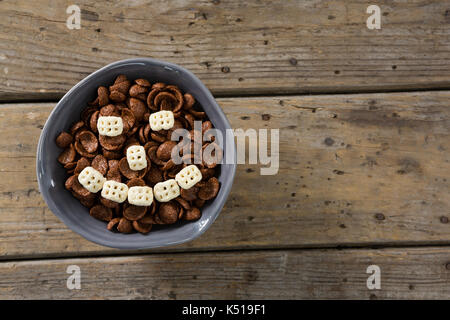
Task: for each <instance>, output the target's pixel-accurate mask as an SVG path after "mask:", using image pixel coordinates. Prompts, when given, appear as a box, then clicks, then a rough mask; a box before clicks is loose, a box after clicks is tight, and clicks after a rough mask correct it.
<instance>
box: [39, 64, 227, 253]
mask: <svg viewBox="0 0 450 320" xmlns="http://www.w3.org/2000/svg"><path fill="white" fill-rule="evenodd" d="M235 157H236V147H235V143H234V138H233V134H232V132H231V127H230V124H229V122H228V120H227V118H226V116H225V115H224V113H223V112H222V110H221V108H220V107H219V105H218V104H217V102H216V101H215V99H214V97H213V96H212V94H211V93H210V91H209V90H208V89H207V88H206V87H205V86H204V85H203V83H202V82H201V81H200V80H199V79H198V78H197V77H196V76H195V75H194V74H192V73H191V72H190V71H188V70H186V69H184V68H182V67H180V66H178V65H175V64H172V63H168V62H163V61H158V60H155V59H146V58H138V59H129V60H123V61H118V62H114V63H112V64H109V65H107V66H105V67H103V68H101V69H99V70H97V71H95V72H94V73H92V74H91V75H89V76H87V77H86V78H85V79H83V80H81V81H80V82H79V83H77V84H76V85H75V86H74V87H73V88H72V89H70V90H69V91H68V92H67V93H66V94H65V95H64V97H63V98H62V99H61V100H60V101H59V103H58V104H57V105H56V107H55V108H54V109H53V111H52V112H51V114H50V115H49V117H48V120H47V121H46V123H45V126H44V128H43V130H42V133H41V136H40V139H39V144H38V149H37V162H36V171H37V179H38V184H39V189H40V192H41V194H42V196H43V198H44V200H45V202H46V203H47V205H48V207H49V208H50V210H51V211H52V212H53V213H54V214H55V215H56V216H57V217H58V218H59V219H60V220H62V221H63V222H64V223H65V224H66V225H67V226H68V227H69V228H70V229H72V230H73V231H75V232H76V233H78V234H80V235H81V236H83V237H84V238H86V239H88V240H90V241H93V242H95V243H98V244H101V245H104V246H108V247H113V248H119V249H145V248H156V247H162V246H168V245H176V244H180V243H184V242H186V241H190V240H193V239H195V238H197V237H198V236H200V235H201V234H202V233H203V232H205V231H206V230H207V229H208V228H209V227H210V226H211V225H212V223H213V222H214V221H215V220H216V218H217V217H218V215H219V214H220V211H221V210H222V208H223V206H224V204H225V201H226V199H227V197H228V194H229V193H230V190H231V187H232V184H233V179H234V175H235V171H236V162H235Z"/></svg>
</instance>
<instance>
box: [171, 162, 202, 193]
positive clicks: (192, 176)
mask: <svg viewBox="0 0 450 320" xmlns="http://www.w3.org/2000/svg"><path fill="white" fill-rule="evenodd" d="M175 180H176V181H177V183H178V185H179V186H180V187H181V188H183V189H190V188H192V187H193V186H194V185H195V184H196V183H197V182H199V181H200V180H202V173H201V172H200V170H199V169H198V168H197V166H196V165H194V164H191V165H190V166H187V167H186V168H184V169H182V170H181V171H180V172H178V173H177V175H176V176H175Z"/></svg>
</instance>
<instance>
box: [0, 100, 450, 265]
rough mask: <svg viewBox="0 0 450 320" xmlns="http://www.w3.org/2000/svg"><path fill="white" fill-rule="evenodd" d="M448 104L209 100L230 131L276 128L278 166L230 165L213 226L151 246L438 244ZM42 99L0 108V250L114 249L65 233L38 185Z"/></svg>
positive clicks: (444, 221) (11, 253) (4, 253)
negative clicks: (233, 171)
mask: <svg viewBox="0 0 450 320" xmlns="http://www.w3.org/2000/svg"><path fill="white" fill-rule="evenodd" d="M449 101H450V92H449V91H434V92H427V93H390V94H356V95H321V96H289V97H280V98H272V97H261V98H223V99H218V102H219V104H220V105H221V106H222V108H223V109H224V111H225V113H226V115H227V117H228V118H229V120H230V122H231V125H232V127H233V128H235V129H236V128H243V129H248V128H254V129H259V128H268V129H276V128H278V129H280V168H279V172H278V174H277V175H274V176H261V175H260V171H259V169H260V166H259V165H239V166H238V170H237V175H236V180H235V183H234V186H233V189H232V192H231V195H230V197H229V199H228V201H227V203H226V206H225V208H224V210H223V211H222V213H221V215H220V216H219V218H218V220H217V221H216V222H215V223H214V225H213V226H212V227H211V228H210V229H209V230H208V231H207V232H206V233H205V234H203V235H202V236H201V237H200V238H198V239H197V240H195V241H192V242H189V243H187V244H184V245H180V246H177V247H171V248H164V249H162V250H171V251H180V250H196V251H197V250H216V249H219V250H222V249H242V248H271V247H275V248H287V247H323V246H326V247H335V246H353V245H357V246H361V245H399V244H402V245H405V244H450V232H449V231H450V224H449V223H448V219H449V217H450V212H449V208H450V196H449V186H450V154H449V150H450V139H449V137H450V108H449ZM52 107H53V104H47V103H41V104H5V105H0V136H1V137H2V139H0V256H1V257H2V258H3V259H12V258H16V257H31V256H35V257H39V256H59V255H70V256H72V255H85V254H106V253H109V254H111V253H112V252H114V253H115V254H117V253H119V251H116V250H112V249H107V248H103V247H100V246H97V245H94V244H92V243H90V242H88V241H86V240H83V239H82V238H81V237H79V236H78V235H76V234H75V233H73V232H71V231H70V230H69V229H67V228H66V227H65V226H64V225H63V224H62V223H61V222H60V221H59V220H58V219H57V218H56V217H55V216H54V215H53V214H52V213H51V212H50V211H49V210H48V208H47V207H46V205H45V203H44V201H43V200H42V198H41V196H40V194H39V192H38V188H37V183H36V175H35V152H36V144H37V140H38V137H39V133H40V131H41V128H42V126H43V124H44V122H45V120H46V118H47V116H48V114H49V112H50V110H51V109H52ZM55 161H56V160H55ZM120 252H121V253H122V251H120Z"/></svg>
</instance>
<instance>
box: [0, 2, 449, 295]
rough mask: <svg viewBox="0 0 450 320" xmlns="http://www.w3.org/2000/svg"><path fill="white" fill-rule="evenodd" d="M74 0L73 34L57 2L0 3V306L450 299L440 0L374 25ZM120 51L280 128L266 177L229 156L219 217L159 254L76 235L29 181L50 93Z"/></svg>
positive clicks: (445, 54) (292, 9) (303, 12)
mask: <svg viewBox="0 0 450 320" xmlns="http://www.w3.org/2000/svg"><path fill="white" fill-rule="evenodd" d="M77 4H78V5H79V6H80V8H81V29H80V30H69V29H68V28H67V27H66V19H67V17H68V16H69V15H68V14H66V8H67V6H68V3H67V2H66V1H50V0H37V1H26V0H18V1H8V0H7V1H1V2H0V38H1V39H0V100H1V101H2V105H1V106H0V136H1V137H2V139H0V258H1V261H0V298H6V299H23V298H26V299H29V298H38V299H43V298H64V299H65V298H81V299H103V298H108V299H114V298H125V299H136V298H146V299H147V298H152V299H191V298H199V299H207V298H218V299H241V298H250V299H259V298H273V299H301V298H308V299H309V298H312V299H316V298H326V299H335V298H339V299H354V298H362V299H386V298H387V299H389V298H401V299H403V298H445V299H449V298H450V223H449V217H450V195H449V189H450V188H449V186H450V60H449V57H450V1H438V0H435V1H432V0H430V1H419V0H412V1H387V0H385V1H377V4H378V5H379V6H380V8H381V12H382V15H381V29H379V30H369V29H368V28H367V27H366V19H367V18H368V16H369V14H367V13H366V9H367V7H368V5H369V4H371V3H368V2H367V1H362V0H353V1H325V0H315V1H285V0H278V1H258V0H251V1H238V0H229V1H228V0H227V1H225V0H221V1H220V0H215V1H188V0H183V1H176V2H175V1H163V0H160V1H135V2H129V3H128V2H127V3H126V4H125V2H122V3H120V2H119V1H114V2H110V3H99V2H98V1H93V0H88V1H77ZM132 57H154V58H158V59H163V60H167V61H171V62H174V63H177V64H180V65H182V66H185V67H186V68H188V69H190V70H191V71H193V72H194V73H195V74H196V75H197V76H198V77H199V78H200V79H201V80H202V81H203V82H204V83H205V84H206V85H207V86H208V87H209V88H210V89H211V91H212V92H213V94H214V95H215V96H216V97H217V101H218V103H219V105H220V106H221V107H222V108H223V110H224V112H225V113H226V115H227V116H228V119H229V120H230V122H231V124H232V127H233V128H243V129H248V128H255V129H259V128H267V129H276V128H279V129H280V169H279V172H278V174H277V175H275V176H261V175H260V174H259V168H260V166H259V165H239V166H238V169H237V175H236V180H235V183H234V186H233V190H232V192H231V195H230V197H229V199H228V201H227V203H226V206H225V208H224V209H223V212H222V213H221V215H220V216H219V218H218V220H217V221H216V222H215V223H214V225H213V226H212V227H211V228H210V229H209V230H208V231H207V232H206V233H205V234H204V235H202V236H201V237H200V238H198V239H196V240H195V241H192V242H189V243H186V244H183V245H179V246H174V247H168V248H162V249H159V250H146V251H119V250H114V249H109V248H105V247H101V246H98V245H95V244H93V243H91V242H88V241H87V240H84V239H83V238H81V237H80V236H78V235H77V234H75V233H74V232H72V231H70V230H69V229H68V228H67V227H66V226H65V225H64V224H63V223H61V222H60V221H59V220H58V219H57V218H56V217H55V216H54V215H53V214H52V212H50V211H49V210H48V208H47V207H46V205H45V203H44V201H43V199H42V198H41V196H40V194H39V191H38V187H37V182H36V175H35V154H36V144H37V141H38V138H39V134H40V131H41V129H42V127H43V125H44V123H45V120H46V118H47V116H48V114H49V112H50V111H51V110H52V108H53V107H54V106H55V104H56V102H57V101H58V99H59V98H60V97H61V96H62V95H63V94H64V93H65V92H66V91H67V90H69V89H70V88H71V87H72V86H73V85H74V84H75V83H77V82H78V81H79V80H81V79H82V78H84V77H85V76H87V75H88V74H89V73H91V72H92V71H94V70H96V69H98V68H100V67H101V66H103V65H105V64H108V63H110V62H113V61H116V60H120V59H125V58H132ZM263 115H264V116H263ZM69 265H78V266H79V267H80V268H81V275H82V281H81V286H82V288H81V290H69V289H67V287H66V281H67V277H68V276H69V274H67V273H66V269H67V267H68V266H69ZM369 265H377V266H379V267H380V269H381V289H380V290H376V289H375V290H369V289H368V287H367V285H366V281H367V278H368V277H369V276H370V274H367V273H366V270H367V267H368V266H369Z"/></svg>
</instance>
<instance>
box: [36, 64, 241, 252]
mask: <svg viewBox="0 0 450 320" xmlns="http://www.w3.org/2000/svg"><path fill="white" fill-rule="evenodd" d="M119 74H125V75H126V76H127V77H128V78H129V79H131V80H133V79H137V78H146V79H148V80H150V82H152V83H153V82H165V83H169V84H174V85H177V86H178V87H179V88H180V89H181V90H183V91H184V92H190V93H191V94H192V95H193V96H194V97H195V99H196V100H197V101H198V102H199V103H200V105H201V106H202V107H203V109H204V111H205V112H206V114H207V115H208V117H209V119H210V120H211V121H212V123H213V124H214V126H215V127H216V128H217V129H220V130H223V131H225V130H226V129H231V127H230V124H229V122H228V120H227V118H226V117H225V115H224V113H223V112H222V110H221V109H220V107H219V106H218V104H217V103H216V101H215V100H214V97H213V96H212V94H211V93H210V92H209V90H208V89H207V88H206V87H205V86H204V85H203V83H202V82H201V81H200V80H199V79H198V78H197V77H196V76H195V75H194V74H192V73H191V72H190V71H188V70H186V69H184V68H182V67H180V66H178V65H175V64H172V63H168V62H163V61H158V60H154V59H144V58H140V59H129V60H123V61H118V62H114V63H112V64H110V65H107V66H106V67H103V68H101V69H100V70H98V71H96V72H94V73H92V74H91V75H89V76H88V77H86V78H85V79H83V80H82V81H80V82H79V83H78V84H76V85H75V86H74V87H73V88H72V89H70V91H69V92H67V93H66V95H65V96H64V97H63V98H62V99H61V100H60V101H59V103H58V104H57V105H56V107H55V108H54V109H53V111H52V113H51V114H50V116H49V118H48V120H47V122H46V123H45V126H44V129H43V130H42V134H41V137H40V139H39V144H38V149H37V163H36V171H37V179H38V183H39V189H40V191H41V193H42V196H43V198H44V200H45V202H46V203H47V205H48V207H49V208H50V210H52V211H53V213H54V214H55V215H56V216H57V217H58V218H60V219H61V220H62V221H63V222H64V223H65V224H66V225H67V226H68V227H69V228H70V229H72V230H73V231H75V232H77V233H78V234H80V235H82V236H83V237H85V238H86V239H88V240H90V241H93V242H95V243H98V244H101V245H104V246H108V247H113V248H119V249H145V248H156V247H162V246H168V245H175V244H180V243H183V242H186V241H190V240H193V239H195V238H197V237H198V236H200V235H201V234H202V233H203V232H205V231H206V230H207V229H208V228H209V227H210V226H211V224H212V223H213V222H214V220H215V219H216V218H217V216H218V215H219V213H220V211H221V210H222V208H223V206H224V204H225V201H226V199H227V197H228V194H229V193H230V190H231V186H232V184H233V179H234V175H235V172H236V164H235V161H234V164H222V165H221V167H220V173H219V181H220V184H221V187H220V191H219V193H218V195H217V197H216V198H215V199H213V200H210V201H208V203H207V204H206V205H205V207H204V208H203V210H202V217H201V219H199V220H198V221H195V222H178V223H177V224H174V225H170V226H164V227H161V228H154V230H152V231H151V232H150V233H148V234H147V235H143V234H140V233H135V234H120V233H113V232H110V231H108V230H107V229H106V223H105V222H102V221H99V220H97V219H94V218H93V217H91V216H90V215H89V212H88V209H87V208H86V207H83V206H82V205H81V204H80V202H79V201H78V200H77V199H75V198H74V197H73V196H72V195H71V194H70V192H68V191H67V190H65V188H64V182H65V179H66V178H67V175H66V173H65V170H64V169H63V167H62V166H61V165H60V164H59V163H58V162H57V160H56V159H57V157H58V155H59V154H60V152H61V151H62V150H61V149H59V148H58V147H57V146H56V144H55V138H56V136H57V135H58V134H59V133H60V132H61V131H63V130H68V128H69V126H70V125H71V123H73V122H74V121H77V120H78V119H79V117H80V112H81V110H82V109H83V108H85V107H86V105H87V102H88V101H92V100H94V99H95V96H96V88H97V87H98V86H100V85H105V84H108V85H110V84H112V83H113V82H114V79H115V78H116V77H117V75H119ZM235 156H236V146H235V144H234V139H231V138H230V139H228V141H227V143H226V144H225V146H224V159H225V158H226V157H227V159H235Z"/></svg>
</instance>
